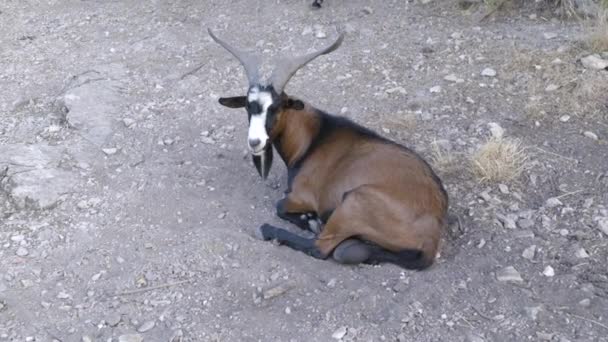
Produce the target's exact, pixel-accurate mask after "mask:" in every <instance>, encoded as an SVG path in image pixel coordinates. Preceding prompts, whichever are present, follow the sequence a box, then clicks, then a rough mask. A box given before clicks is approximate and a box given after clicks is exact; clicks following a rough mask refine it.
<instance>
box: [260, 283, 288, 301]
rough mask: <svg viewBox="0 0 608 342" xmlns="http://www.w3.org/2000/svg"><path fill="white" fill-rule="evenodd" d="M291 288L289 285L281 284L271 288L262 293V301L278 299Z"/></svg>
mask: <svg viewBox="0 0 608 342" xmlns="http://www.w3.org/2000/svg"><path fill="white" fill-rule="evenodd" d="M292 287H293V286H291V285H289V284H281V285H278V286H275V287H273V288H270V289H268V290H266V291H264V293H262V297H263V298H264V299H272V298H275V297H278V296H280V295H282V294H284V293H285V292H287V291H289V290H290V289H291V288H292Z"/></svg>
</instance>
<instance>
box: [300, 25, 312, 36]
mask: <svg viewBox="0 0 608 342" xmlns="http://www.w3.org/2000/svg"><path fill="white" fill-rule="evenodd" d="M312 32H313V31H312V27H310V26H306V27H304V29H303V30H302V35H303V36H307V35H309V34H311V33H312Z"/></svg>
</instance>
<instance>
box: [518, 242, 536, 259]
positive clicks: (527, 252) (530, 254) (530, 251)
mask: <svg viewBox="0 0 608 342" xmlns="http://www.w3.org/2000/svg"><path fill="white" fill-rule="evenodd" d="M535 254H536V245H532V246H530V247H528V248H526V249H524V251H523V252H522V253H521V256H522V257H523V258H524V259H527V260H532V259H534V255H535Z"/></svg>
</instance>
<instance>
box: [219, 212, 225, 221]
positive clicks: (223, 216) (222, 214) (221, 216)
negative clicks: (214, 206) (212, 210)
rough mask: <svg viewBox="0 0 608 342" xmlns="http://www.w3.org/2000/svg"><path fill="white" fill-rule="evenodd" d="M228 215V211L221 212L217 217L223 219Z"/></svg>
mask: <svg viewBox="0 0 608 342" xmlns="http://www.w3.org/2000/svg"><path fill="white" fill-rule="evenodd" d="M225 217H226V213H220V214H219V215H217V218H218V219H220V220H222V219H224V218H225Z"/></svg>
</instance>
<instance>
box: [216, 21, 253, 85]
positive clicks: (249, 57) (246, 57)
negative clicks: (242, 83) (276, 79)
mask: <svg viewBox="0 0 608 342" xmlns="http://www.w3.org/2000/svg"><path fill="white" fill-rule="evenodd" d="M207 31H208V32H209V35H210V36H211V38H213V40H215V41H216V42H217V43H218V44H220V45H221V46H223V47H224V49H226V50H228V51H230V53H231V54H232V55H233V56H234V57H236V58H237V59H238V60H239V62H241V64H242V65H243V67H244V68H245V73H246V74H247V79H248V80H249V85H254V84H256V83H258V81H259V78H260V77H259V73H258V69H259V66H260V59H259V58H258V56H256V55H254V54H252V53H249V52H246V51H243V50H239V49H237V48H235V47H234V46H231V45H230V44H228V43H226V42H225V41H223V40H221V39H219V38H218V37H217V36H216V35H215V34H213V32H212V31H211V29H210V28H207Z"/></svg>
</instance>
